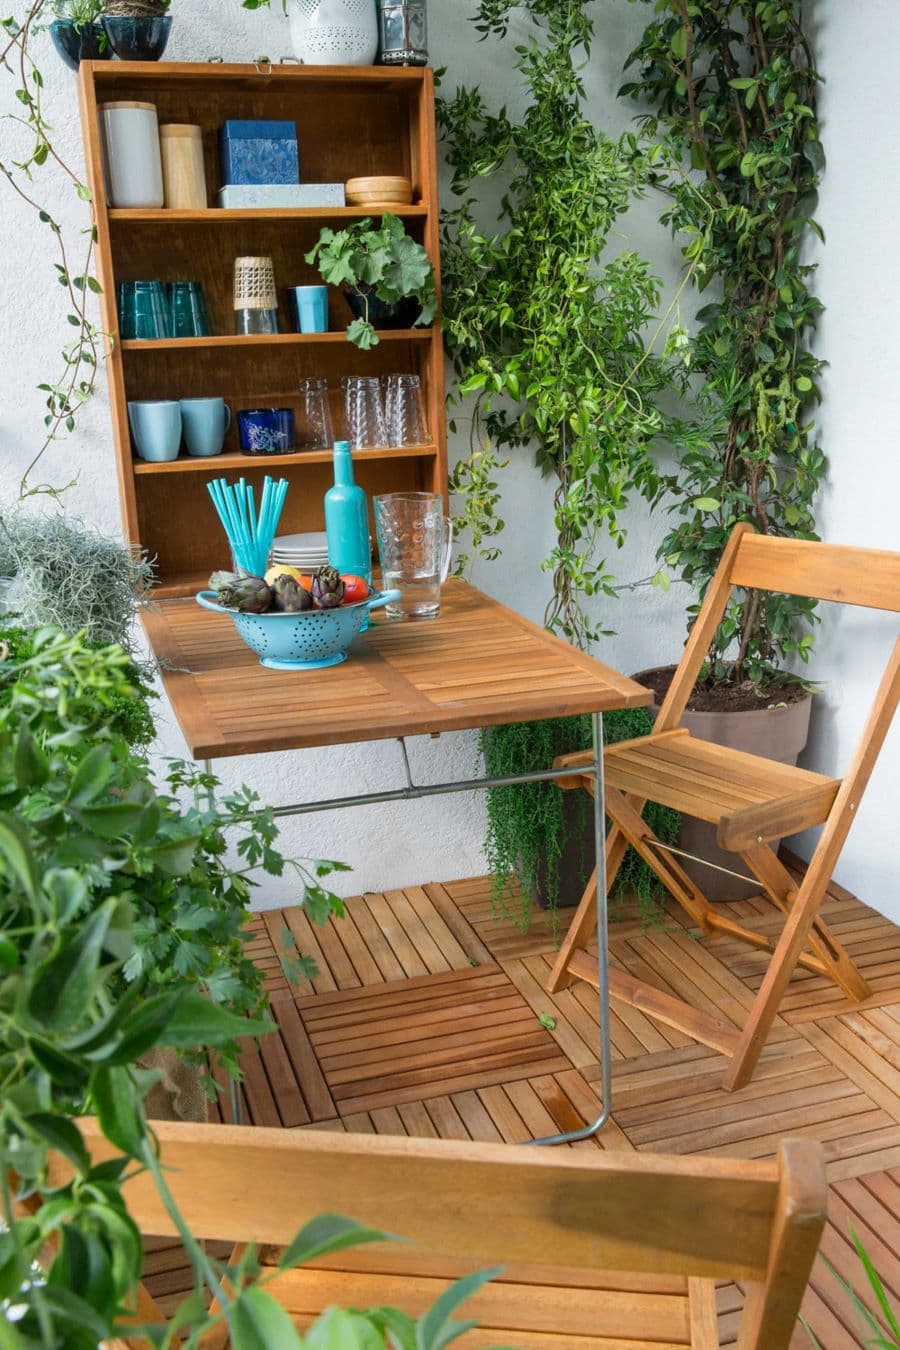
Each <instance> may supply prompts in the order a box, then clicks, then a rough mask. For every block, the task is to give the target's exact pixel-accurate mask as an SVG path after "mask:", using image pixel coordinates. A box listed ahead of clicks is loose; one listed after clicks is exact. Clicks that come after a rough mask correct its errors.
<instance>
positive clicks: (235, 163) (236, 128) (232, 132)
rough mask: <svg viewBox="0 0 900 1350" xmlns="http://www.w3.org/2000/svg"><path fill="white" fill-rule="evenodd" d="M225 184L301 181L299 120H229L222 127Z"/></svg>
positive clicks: (221, 157)
mask: <svg viewBox="0 0 900 1350" xmlns="http://www.w3.org/2000/svg"><path fill="white" fill-rule="evenodd" d="M219 159H220V164H221V170H222V184H223V186H228V185H230V184H232V183H299V181H300V157H299V153H298V149H297V124H296V122H268V121H253V122H242V121H229V122H226V123H225V124H224V126H222V127H220V128H219Z"/></svg>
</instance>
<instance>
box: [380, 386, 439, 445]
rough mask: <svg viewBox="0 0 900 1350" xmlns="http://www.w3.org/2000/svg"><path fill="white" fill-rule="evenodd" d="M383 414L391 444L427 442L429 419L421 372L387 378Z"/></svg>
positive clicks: (424, 443) (423, 443)
mask: <svg viewBox="0 0 900 1350" xmlns="http://www.w3.org/2000/svg"><path fill="white" fill-rule="evenodd" d="M384 415H385V421H386V423H387V434H388V441H389V444H390V445H427V444H428V441H429V435H428V419H427V417H426V415H425V398H424V395H423V393H422V381H421V379H420V378H419V376H418V375H386V376H385V377H384Z"/></svg>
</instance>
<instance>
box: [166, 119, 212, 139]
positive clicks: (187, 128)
mask: <svg viewBox="0 0 900 1350" xmlns="http://www.w3.org/2000/svg"><path fill="white" fill-rule="evenodd" d="M159 134H160V136H162V137H163V138H165V137H166V136H190V137H191V138H192V139H193V140H197V141H202V139H203V128H202V127H196V126H192V125H191V123H190V122H164V123H163V125H162V126H161V127H160V129H159Z"/></svg>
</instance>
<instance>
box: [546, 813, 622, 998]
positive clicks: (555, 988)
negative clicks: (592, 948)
mask: <svg viewBox="0 0 900 1350" xmlns="http://www.w3.org/2000/svg"><path fill="white" fill-rule="evenodd" d="M627 848H628V840H627V839H626V838H625V836H624V835H623V834H622V831H621V830H619V829H617V828H616V827H615V826H613V827H612V828H611V829H610V830H609V832H608V834H607V836H606V884H607V887H609V888H611V887H612V884H613V882H614V881H615V879H616V875H617V873H618V871H619V868H620V867H621V866H622V859H623V858H624V857H625V851H626V849H627ZM596 910H597V871H596V868H595V869H594V871H593V872H591V875H590V877H589V879H588V884H587V885H586V886H585V888H584V894H583V895H582V897H581V899H580V900H579V902H578V908H577V909H576V911H575V917H574V918H573V919H572V922H571V923H570V924H569V931H568V932H567V933H566V936H565V937H564V938H563V941H562V944H561V946H560V949H559V952H558V954H557V957H556V961H555V962H554V965H553V970H552V971H551V972H550V979H549V980H548V981H547V993H548V994H558V993H559V991H560V990H561V989H567V988H568V986H569V985H570V984H571V983H572V982H573V980H574V978H575V977H574V976H573V975H570V974H569V959H570V957H571V956H572V953H573V952H576V951H582V950H583V949H584V948H585V947H586V946H587V945H588V943H589V942H590V941H591V940H592V939H593V937H594V935H595V932H596Z"/></svg>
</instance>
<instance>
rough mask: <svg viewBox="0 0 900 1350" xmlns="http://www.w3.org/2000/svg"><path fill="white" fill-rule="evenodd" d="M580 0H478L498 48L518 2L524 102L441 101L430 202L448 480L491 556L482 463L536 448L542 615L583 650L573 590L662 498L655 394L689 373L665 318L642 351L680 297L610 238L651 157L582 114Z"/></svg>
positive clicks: (494, 509)
mask: <svg viewBox="0 0 900 1350" xmlns="http://www.w3.org/2000/svg"><path fill="white" fill-rule="evenodd" d="M589 8H590V6H589V4H588V0H559V3H556V4H548V3H547V2H546V0H481V3H480V4H479V5H478V7H477V10H476V13H475V16H474V23H475V28H476V30H477V31H478V32H479V33H480V35H481V38H482V39H483V40H488V39H492V40H494V41H496V42H497V43H498V44H502V43H503V40H504V39H505V38H506V36H507V28H508V25H509V22H510V19H511V17H512V16H513V13H514V12H515V13H516V15H517V17H518V18H520V19H525V20H527V21H528V23H529V25H530V31H529V33H528V36H527V37H526V38H525V39H524V40H523V41H522V42H521V44H520V45H518V46H516V48H515V49H514V52H508V51H506V50H504V48H503V46H502V45H499V46H498V50H497V60H498V63H499V64H502V65H503V66H504V68H506V67H512V69H514V70H515V72H516V74H517V76H518V88H517V89H516V91H515V106H516V107H517V109H519V111H518V112H517V114H516V115H515V116H513V115H512V114H511V113H510V111H509V110H508V108H507V107H506V106H503V107H495V106H493V105H492V103H491V101H490V99H489V98H486V97H485V95H484V94H483V92H482V91H481V90H480V89H478V88H469V87H466V86H461V87H460V88H458V89H457V90H456V92H455V93H454V94H452V95H448V96H447V97H444V98H441V99H440V100H439V102H438V125H439V128H440V132H441V136H442V140H443V148H444V153H445V155H446V158H447V161H448V163H449V165H450V167H451V169H452V173H453V177H452V187H453V191H454V193H456V194H457V197H458V198H459V199H460V200H459V201H458V203H457V204H456V205H455V206H453V207H451V208H450V209H449V210H446V211H445V212H444V213H443V216H442V254H441V260H442V274H443V281H444V318H443V323H444V333H445V337H446V342H447V347H448V351H449V353H450V355H451V356H452V359H453V364H454V369H455V372H456V379H457V399H458V400H460V401H461V400H465V399H467V398H468V397H472V399H473V403H472V405H471V424H470V455H469V457H468V458H467V459H464V460H463V461H462V463H461V464H460V465H459V466H458V467H457V469H456V471H455V473H454V475H453V477H452V483H451V487H452V490H453V491H454V492H455V493H457V494H460V495H461V496H462V497H463V498H464V499H466V507H465V512H464V524H468V525H469V526H470V527H472V528H473V545H472V547H473V549H474V551H475V553H476V554H478V555H480V556H483V557H489V556H496V553H497V548H496V545H495V544H494V543H493V542H491V541H492V540H493V539H494V538H495V536H496V535H497V534H498V533H499V531H500V529H501V528H502V522H501V521H500V519H499V496H498V492H497V488H496V479H495V477H494V475H495V472H496V470H498V469H499V468H500V467H502V463H503V455H504V452H505V451H507V450H525V449H533V453H534V456H535V461H536V463H537V465H538V466H539V467H540V469H541V470H542V471H543V472H544V473H545V474H547V475H551V476H555V478H556V479H557V487H556V491H555V497H554V507H555V527H556V533H557V541H556V544H555V546H554V548H553V550H552V552H551V553H550V555H549V556H548V557H547V558H546V560H545V561H544V564H543V566H544V568H545V570H547V571H549V572H550V573H551V574H552V578H553V592H552V598H551V600H550V602H549V604H548V606H547V612H546V618H545V622H546V623H547V626H548V627H550V628H552V629H556V630H559V631H561V632H563V633H564V634H565V635H566V636H567V637H568V638H569V639H570V640H571V641H572V642H574V643H576V644H577V645H579V646H586V645H587V644H589V643H590V642H591V641H593V640H594V639H595V638H596V637H597V636H598V635H599V630H598V628H597V626H596V625H595V624H594V623H593V622H592V621H591V619H590V617H589V616H588V615H587V614H586V613H585V606H584V599H585V597H589V596H593V595H598V594H605V595H608V596H612V595H613V594H614V590H613V585H612V580H613V579H612V576H611V573H610V570H609V567H608V564H607V559H606V556H605V550H606V547H607V545H608V544H612V545H614V546H620V545H621V544H622V542H623V539H624V533H625V527H624V524H623V520H622V513H623V511H624V508H625V507H626V506H627V504H628V501H629V497H630V495H631V494H632V492H634V491H637V492H639V493H641V494H643V495H644V496H646V497H648V498H651V499H652V498H654V497H655V496H656V495H657V492H658V479H657V474H656V469H655V465H654V460H653V456H652V454H651V450H652V447H653V444H654V442H655V440H656V439H657V437H658V436H659V434H660V432H661V430H662V429H663V425H664V420H663V417H662V414H661V413H660V411H659V407H658V400H659V396H660V395H661V393H662V392H663V390H665V389H667V388H668V387H670V386H671V385H672V384H673V382H674V383H675V384H676V385H677V386H679V387H680V385H681V379H682V375H683V372H684V365H683V360H682V353H683V350H684V349H683V346H682V344H681V343H680V340H679V338H680V329H679V328H678V327H677V325H676V326H674V327H673V328H672V330H671V331H670V332H669V334H668V337H667V341H666V342H665V344H664V349H663V351H662V353H661V354H655V352H654V347H655V345H656V342H657V341H658V340H659V338H660V337H661V335H662V333H663V332H664V331H665V329H666V328H667V326H668V324H669V320H670V317H671V315H672V314H673V313H674V312H675V306H676V305H677V297H676V301H675V302H673V305H672V307H671V308H670V310H669V311H668V312H667V314H666V315H665V316H664V317H663V318H662V319H661V320H659V321H656V319H655V316H656V315H657V312H658V310H659V307H660V297H661V289H660V283H659V281H658V280H657V279H656V278H655V277H654V276H653V275H652V273H651V271H650V268H649V266H648V264H647V263H646V261H644V260H643V259H642V258H640V257H639V256H638V255H637V253H635V252H634V251H633V250H630V249H625V250H621V251H620V250H619V237H620V232H621V228H622V218H623V216H624V214H625V212H626V211H627V210H628V209H629V207H630V206H631V205H632V204H633V202H634V201H635V199H636V198H638V197H640V196H642V195H643V194H644V192H645V191H646V188H647V184H648V182H649V181H650V180H651V177H652V175H653V174H654V173H655V171H656V169H657V167H658V158H659V156H658V152H657V150H656V149H655V148H654V147H650V148H648V149H641V150H638V149H636V146H635V144H634V141H633V138H632V140H630V141H628V142H625V143H623V142H621V141H619V140H614V139H611V138H609V137H607V136H605V135H604V134H603V133H602V132H601V131H599V130H598V129H597V128H596V127H595V126H594V124H593V122H592V121H591V119H590V118H589V117H588V115H587V113H586V111H585V106H584V99H585V91H584V84H583V80H582V74H581V71H582V69H583V67H584V66H585V64H586V63H587V60H588V58H589V55H590V50H591V42H592V38H593V24H592V21H591V19H590V17H589V13H588V11H589ZM495 183H496V184H497V185H498V186H499V187H501V189H502V198H501V202H500V206H499V209H498V210H497V211H496V213H492V214H491V215H490V217H487V216H486V211H485V207H484V205H483V198H484V197H485V195H486V194H485V192H484V188H485V187H487V186H488V185H493V184H495ZM451 427H454V428H455V423H453V422H451ZM473 492H474V494H475V498H474V499H473V496H472V494H473ZM483 541H487V542H483Z"/></svg>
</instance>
